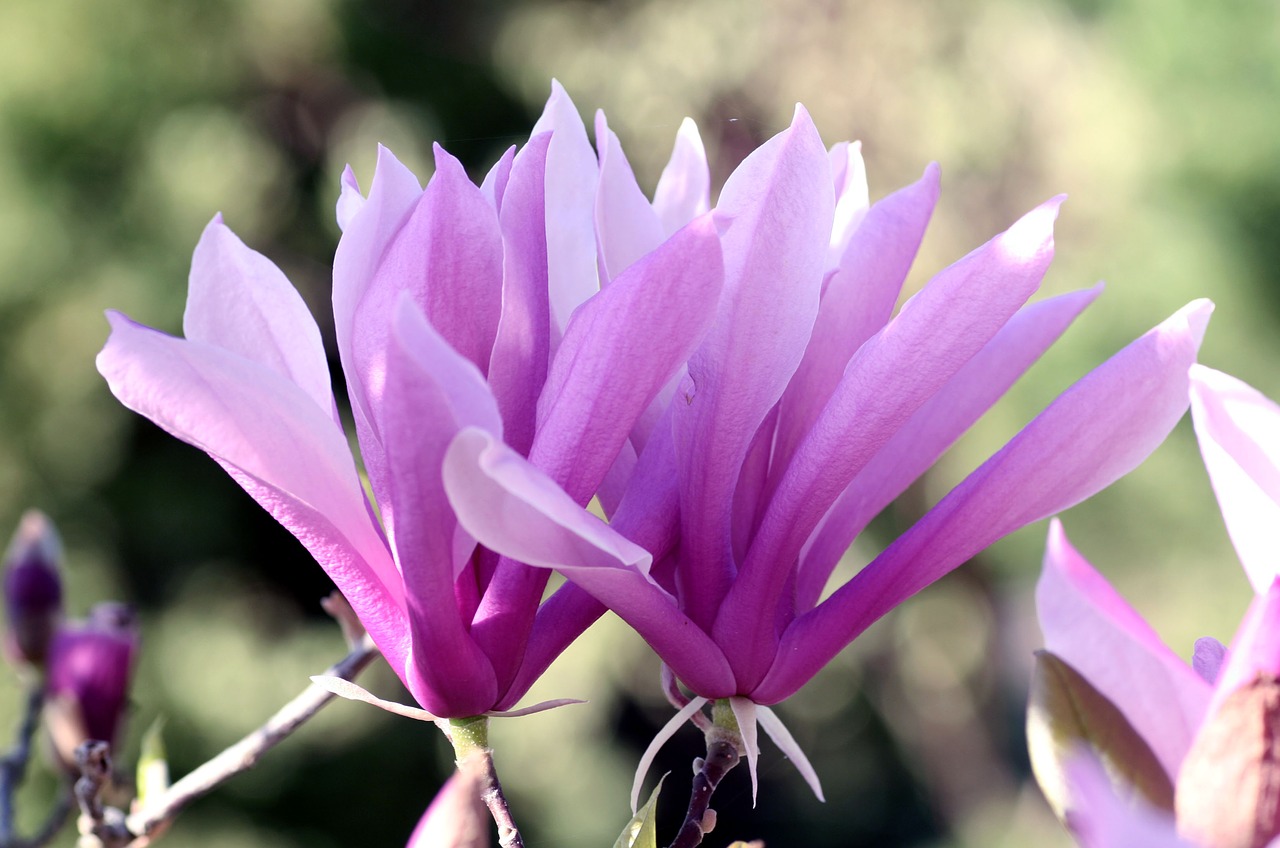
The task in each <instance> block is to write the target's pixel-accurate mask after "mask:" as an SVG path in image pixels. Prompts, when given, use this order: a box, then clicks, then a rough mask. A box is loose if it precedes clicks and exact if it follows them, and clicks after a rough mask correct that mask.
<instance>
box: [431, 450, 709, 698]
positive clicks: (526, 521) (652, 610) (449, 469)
mask: <svg viewBox="0 0 1280 848" xmlns="http://www.w3.org/2000/svg"><path fill="white" fill-rule="evenodd" d="M444 482H445V489H446V491H447V492H448V493H449V500H450V502H451V503H452V504H453V506H454V509H455V510H456V511H457V515H458V520H459V521H460V522H461V523H462V525H463V527H465V528H466V529H467V530H468V532H470V533H471V534H472V535H474V536H475V537H476V538H477V539H479V540H480V542H481V543H482V544H484V545H486V546H487V547H489V548H491V549H493V550H495V551H497V552H499V553H501V554H502V555H504V556H509V557H511V558H513V559H517V560H519V561H520V562H524V563H528V564H529V565H531V566H538V567H542V568H555V569H557V570H559V571H561V572H562V573H564V574H565V575H566V576H568V577H570V579H572V580H573V581H574V582H575V583H577V584H578V585H579V586H580V587H582V588H583V589H585V590H586V591H587V592H589V593H590V594H592V595H593V596H595V598H596V599H597V600H599V601H600V602H601V603H603V604H604V605H605V606H607V607H609V608H610V609H612V610H613V611H614V612H616V613H617V614H618V615H619V616H621V617H622V618H623V619H625V620H626V621H627V623H628V624H630V625H631V626H632V628H634V629H635V630H636V632H637V633H639V634H640V636H641V637H642V638H643V639H644V640H645V641H646V642H648V643H649V645H650V646H652V647H653V649H654V650H655V651H656V652H657V653H658V655H659V656H661V657H662V658H663V660H664V661H665V662H666V663H667V664H668V665H670V666H671V668H672V669H673V670H674V671H675V672H676V674H677V675H679V677H680V679H681V680H683V681H684V682H685V683H686V685H688V686H689V687H690V688H691V689H693V690H694V691H696V692H699V693H704V692H705V693H706V696H707V697H723V696H727V695H729V694H732V691H733V676H732V674H730V672H729V667H728V665H727V664H726V663H725V661H724V657H723V655H722V654H721V652H720V649H719V648H718V647H716V645H715V643H713V642H712V641H711V639H710V638H709V637H708V636H707V635H706V634H705V633H703V632H702V631H701V630H699V629H698V628H697V627H696V626H695V625H694V624H693V623H692V622H690V621H689V620H688V619H687V618H686V617H685V616H684V614H683V613H681V612H680V611H679V610H678V609H677V608H676V605H675V602H674V600H673V599H672V598H671V596H670V595H668V594H667V593H666V592H664V591H663V590H662V589H661V588H659V587H658V586H657V585H656V584H655V583H653V581H652V580H651V578H650V577H649V576H648V570H649V565H650V562H651V559H650V556H649V554H648V553H646V552H645V551H644V550H643V549H642V548H639V547H637V546H636V545H635V544H633V543H632V542H630V541H628V540H627V539H626V538H624V537H623V536H621V535H619V534H618V533H617V532H615V531H614V530H613V529H612V528H611V527H610V526H609V525H607V524H605V523H604V522H602V521H600V519H598V518H596V517H595V516H594V515H592V514H591V513H589V512H587V511H586V510H584V509H582V508H581V507H580V506H578V505H577V504H576V503H575V502H574V501H573V500H572V499H571V498H570V497H569V496H568V495H566V494H565V493H564V492H563V491H562V490H561V489H559V488H558V487H557V486H556V485H555V484H554V483H553V482H552V481H551V480H549V479H548V478H547V477H546V476H545V475H543V474H542V473H541V472H539V471H538V470H537V469H536V468H534V467H533V466H532V465H530V464H529V463H528V462H527V461H526V460H524V459H523V458H522V457H520V455H519V454H517V453H515V452H514V451H512V450H511V449H510V448H508V447H506V446H505V445H502V444H500V443H498V442H494V441H493V440H492V439H491V438H490V437H489V436H488V435H487V434H485V433H484V432H483V431H480V430H476V429H474V428H472V429H467V430H463V431H462V432H461V433H460V434H459V435H458V437H457V438H456V439H454V442H453V444H452V445H451V446H450V447H449V451H448V453H447V454H446V456H445V464H444Z"/></svg>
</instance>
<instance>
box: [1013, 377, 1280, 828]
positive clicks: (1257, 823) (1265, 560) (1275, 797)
mask: <svg viewBox="0 0 1280 848" xmlns="http://www.w3.org/2000/svg"><path fill="white" fill-rule="evenodd" d="M1191 411H1192V419H1193V421H1194V423H1195V428H1196V434H1197V437H1198V438H1199V441H1200V449H1201V453H1202V454H1203V456H1204V460H1205V464H1206V467H1207V468H1208V471H1209V476H1210V478H1211V479H1212V481H1213V486H1214V490H1215V492H1216V493H1217V496H1218V502H1219V506H1220V507H1221V509H1222V514H1223V518H1224V520H1225V522H1226V524H1227V527H1228V529H1229V530H1230V533H1231V537H1232V540H1233V542H1234V543H1235V547H1236V550H1237V553H1238V554H1239V555H1240V559H1241V562H1242V563H1243V565H1244V567H1245V572H1246V574H1247V575H1248V577H1249V579H1250V581H1251V582H1252V584H1253V586H1254V589H1255V591H1256V592H1257V596H1256V597H1255V599H1254V601H1253V604H1252V605H1251V606H1250V608H1249V610H1248V612H1247V613H1246V614H1245V616H1244V619H1243V620H1242V622H1241V624H1240V627H1239V629H1238V630H1237V631H1236V635H1235V637H1234V639H1233V641H1232V643H1231V647H1230V649H1229V650H1227V649H1225V648H1224V647H1223V645H1222V644H1221V643H1220V642H1218V641H1217V640H1215V639H1212V638H1209V637H1206V638H1203V639H1200V640H1197V642H1196V645H1195V650H1194V654H1193V656H1192V659H1191V662H1190V663H1188V662H1187V661H1185V660H1183V659H1182V658H1180V657H1179V656H1178V655H1177V654H1175V653H1174V652H1173V651H1172V650H1171V649H1170V648H1169V647H1168V646H1166V645H1165V644H1164V642H1163V641H1161V639H1160V638H1159V636H1157V635H1156V633H1155V632H1154V631H1153V630H1152V629H1151V627H1150V626H1149V625H1148V624H1147V623H1146V622H1145V621H1144V620H1143V619H1142V617H1141V616H1140V615H1139V614H1138V613H1137V612H1135V611H1134V609H1133V608H1132V607H1131V606H1130V605H1129V604H1128V603H1127V602H1126V601H1125V600H1124V599H1123V598H1122V597H1121V596H1120V595H1119V594H1118V593H1117V592H1116V591H1115V590H1114V589H1113V588H1111V586H1110V585H1108V583H1107V582H1106V580H1105V579H1104V578H1103V577H1102V576H1101V575H1100V574H1099V573H1098V572H1097V571H1095V570H1094V568H1093V567H1092V566H1091V565H1090V564H1089V563H1088V562H1086V561H1085V559H1084V558H1083V557H1081V556H1080V554H1079V553H1077V552H1076V551H1075V550H1074V549H1073V548H1072V547H1071V545H1070V543H1069V542H1068V541H1067V538H1066V535H1065V533H1064V532H1063V530H1062V528H1061V526H1060V525H1059V524H1058V523H1057V522H1055V523H1054V524H1053V526H1052V527H1051V528H1050V532H1049V543H1048V548H1047V550H1046V553H1045V563H1044V573H1043V576H1042V577H1041V579H1040V584H1039V586H1038V588H1037V591H1036V602H1037V608H1038V611H1039V617H1040V626H1041V629H1042V630H1043V631H1044V636H1045V646H1046V648H1047V650H1048V651H1049V652H1050V653H1051V654H1052V655H1053V656H1054V657H1056V658H1057V659H1059V660H1061V661H1062V662H1064V663H1066V664H1067V665H1068V666H1069V667H1070V668H1071V669H1073V670H1074V672H1075V673H1078V674H1079V675H1080V676H1082V677H1083V678H1084V680H1085V681H1087V684H1088V685H1089V686H1090V687H1091V688H1092V689H1093V690H1096V692H1097V693H1100V695H1101V696H1102V697H1103V698H1105V699H1106V701H1107V702H1109V703H1110V704H1111V705H1113V706H1114V707H1115V708H1116V709H1118V711H1119V713H1120V715H1122V716H1123V720H1124V726H1122V727H1120V728H1118V729H1117V728H1116V727H1109V728H1107V729H1106V734H1105V736H1106V738H1104V739H1103V743H1102V747H1103V748H1105V747H1106V746H1107V745H1108V744H1110V741H1113V740H1115V739H1117V738H1125V737H1128V742H1127V743H1126V744H1128V745H1130V746H1132V745H1133V744H1134V741H1133V740H1134V738H1136V739H1137V740H1140V743H1141V745H1143V746H1145V747H1146V748H1148V749H1149V750H1150V752H1151V754H1152V755H1153V757H1154V761H1155V762H1156V763H1158V767H1157V768H1158V770H1159V771H1158V773H1156V774H1155V775H1154V776H1153V775H1152V774H1150V773H1147V774H1145V775H1143V779H1144V780H1145V781H1147V782H1149V781H1150V780H1151V779H1152V778H1153V777H1154V779H1156V780H1164V781H1166V782H1167V785H1168V786H1169V787H1171V789H1172V791H1171V792H1169V793H1157V794H1158V795H1159V796H1160V797H1163V798H1165V800H1164V801H1163V802H1161V801H1159V800H1153V798H1152V793H1150V792H1145V793H1144V792H1139V791H1137V789H1136V782H1135V781H1136V774H1135V771H1134V770H1135V763H1134V762H1133V760H1134V759H1135V757H1134V756H1133V755H1132V754H1129V755H1128V756H1127V757H1126V756H1119V755H1117V754H1116V753H1115V752H1114V751H1108V750H1099V749H1098V745H1094V747H1093V749H1090V748H1089V747H1087V746H1086V747H1085V748H1083V749H1077V750H1074V751H1073V750H1070V749H1068V750H1064V749H1061V748H1057V747H1055V746H1045V745H1037V744H1036V742H1035V735H1034V734H1033V763H1034V764H1035V765H1036V772H1037V777H1038V779H1039V780H1040V783H1041V786H1042V787H1043V788H1044V790H1045V793H1046V795H1047V796H1048V797H1049V798H1050V800H1051V801H1052V802H1053V804H1054V806H1055V807H1056V808H1058V809H1059V812H1060V813H1061V814H1062V815H1063V816H1064V818H1065V820H1066V821H1067V823H1068V825H1069V826H1070V828H1071V829H1072V831H1073V833H1074V834H1075V835H1076V838H1077V839H1078V841H1079V842H1080V844H1082V845H1085V846H1090V848H1094V846H1130V845H1142V846H1152V848H1165V846H1168V848H1174V846H1201V848H1262V847H1263V846H1268V845H1274V846H1280V838H1278V837H1280V579H1277V578H1278V577H1280V556H1277V547H1278V545H1280V531H1278V530H1277V527H1278V526H1280V525H1277V523H1276V520H1275V519H1276V516H1277V515H1280V406H1277V405H1276V404H1274V403H1272V402H1271V401H1269V400H1268V399H1267V398H1265V397H1263V396H1262V395H1261V394H1260V393H1258V392H1257V391H1255V390H1254V389H1252V388H1250V387H1249V386H1247V385H1245V384H1244V383H1242V382H1240V381H1239V380H1237V379H1235V378H1233V377H1230V376H1228V375H1226V374H1222V373H1220V372H1217V371H1214V370H1212V369H1209V368H1205V367H1203V366H1199V365H1197V366H1195V367H1193V368H1192V370H1191ZM1055 720H1056V719H1055V717H1054V716H1052V715H1043V716H1037V715H1035V714H1034V708H1033V715H1032V716H1031V717H1030V718H1029V720H1028V721H1029V724H1028V726H1029V727H1035V726H1037V725H1041V726H1044V727H1046V728H1047V729H1048V730H1050V731H1052V729H1053V723H1054V721H1055ZM1109 740H1110V741H1109ZM1086 741H1088V740H1086ZM1037 748H1038V750H1037ZM1126 759H1127V760H1128V761H1125V760H1126ZM1104 766H1105V767H1104ZM1169 799H1171V800H1172V803H1169Z"/></svg>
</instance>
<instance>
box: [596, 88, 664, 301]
mask: <svg viewBox="0 0 1280 848" xmlns="http://www.w3.org/2000/svg"><path fill="white" fill-rule="evenodd" d="M596 147H598V148H599V150H600V183H599V185H598V186H597V187H596V210H595V221H596V239H597V241H598V242H599V245H600V248H599V249H600V260H601V264H602V265H603V266H604V270H605V274H606V276H605V277H604V278H603V279H602V282H607V281H608V280H612V279H614V278H615V277H617V276H618V275H619V274H621V273H622V272H623V271H624V270H626V268H627V267H628V266H630V265H631V263H633V262H635V261H636V260H637V259H639V258H640V257H641V256H644V255H645V254H646V253H648V252H649V251H651V250H653V249H654V248H655V247H657V246H658V245H659V244H661V243H662V240H663V238H664V236H665V234H664V233H663V232H662V222H660V221H659V220H658V215H657V213H655V212H654V211H653V207H652V206H650V205H649V200H648V198H646V197H645V196H644V192H642V191H640V186H639V185H638V184H637V183H636V177H635V174H634V173H632V171H631V165H630V163H628V162H627V157H626V154H624V153H623V152H622V145H621V144H620V143H619V142H618V136H617V135H616V134H615V133H614V132H613V130H611V129H609V124H608V123H607V122H606V121H605V117H604V112H600V111H597V112H596Z"/></svg>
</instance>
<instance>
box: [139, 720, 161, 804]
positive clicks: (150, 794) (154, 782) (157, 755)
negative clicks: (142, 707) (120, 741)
mask: <svg viewBox="0 0 1280 848" xmlns="http://www.w3.org/2000/svg"><path fill="white" fill-rule="evenodd" d="M136 779H137V782H138V802H137V803H138V807H139V809H142V808H145V807H146V806H147V804H148V803H149V802H150V801H153V800H155V799H156V798H159V797H160V796H161V795H163V794H164V793H165V792H168V791H169V760H168V758H167V755H166V754H165V750H164V717H163V716H161V717H159V718H157V719H156V720H155V721H153V722H151V726H150V727H148V728H147V732H146V733H144V734H142V750H141V751H139V752H138V770H137V777H136Z"/></svg>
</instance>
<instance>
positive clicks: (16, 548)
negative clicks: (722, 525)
mask: <svg viewBox="0 0 1280 848" xmlns="http://www.w3.org/2000/svg"><path fill="white" fill-rule="evenodd" d="M61 563H62V542H61V541H60V540H59V539H58V533H57V531H56V530H55V529H54V527H53V522H51V521H50V520H49V519H48V517H47V516H45V514H44V513H42V512H39V511H38V510H30V511H29V512H27V513H25V514H24V515H23V516H22V520H21V522H20V523H19V524H18V530H17V532H16V533H14V536H13V541H12V542H10V543H9V550H8V551H7V552H6V553H5V556H4V605H5V612H6V614H7V616H8V619H7V622H8V626H7V628H6V631H5V650H6V652H7V653H8V654H10V655H11V656H12V657H13V658H14V659H16V660H18V661H20V662H25V663H29V664H31V665H33V666H37V667H40V666H43V664H44V659H45V654H46V653H47V651H48V649H49V642H50V641H51V640H52V639H53V633H54V630H55V628H56V627H57V625H58V621H59V620H60V619H61V618H62V578H61V576H60V575H59V571H60V569H61Z"/></svg>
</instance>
